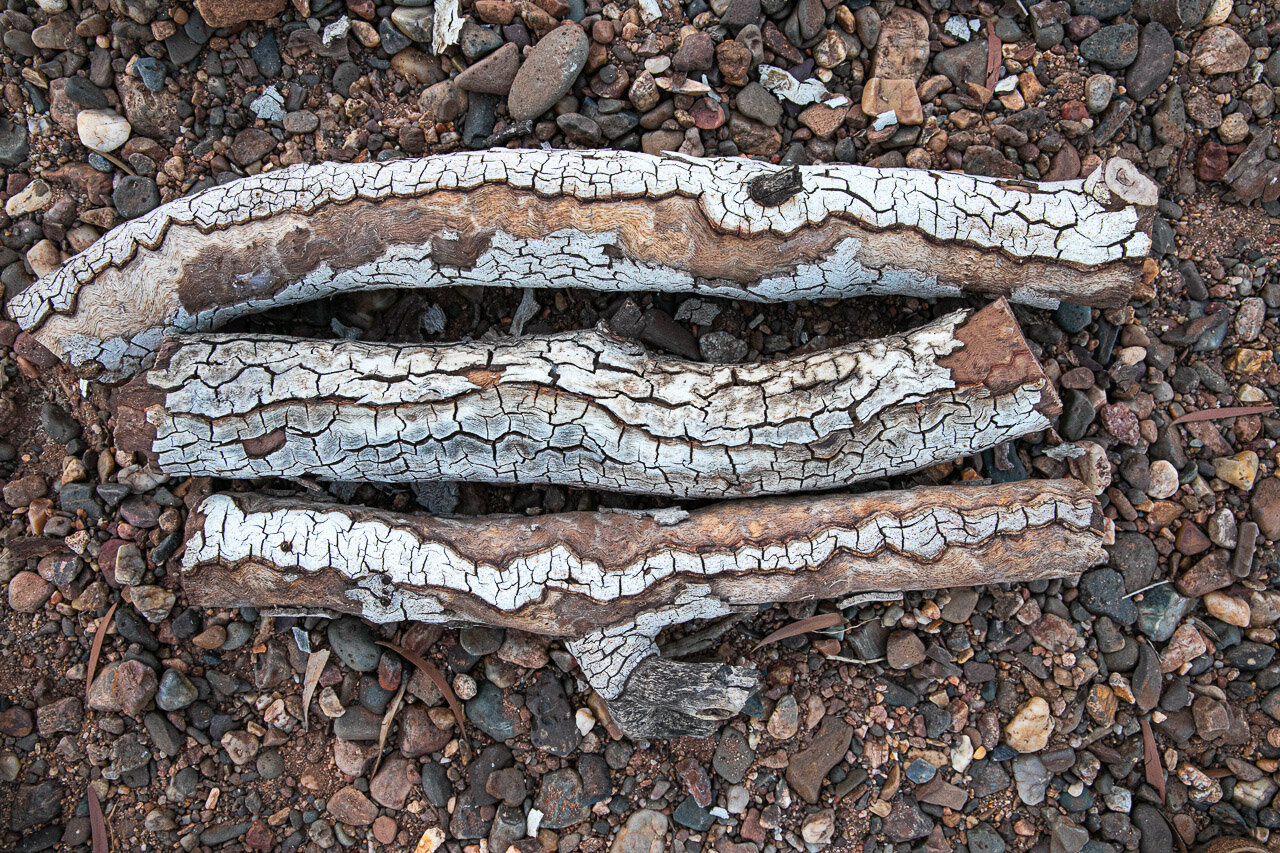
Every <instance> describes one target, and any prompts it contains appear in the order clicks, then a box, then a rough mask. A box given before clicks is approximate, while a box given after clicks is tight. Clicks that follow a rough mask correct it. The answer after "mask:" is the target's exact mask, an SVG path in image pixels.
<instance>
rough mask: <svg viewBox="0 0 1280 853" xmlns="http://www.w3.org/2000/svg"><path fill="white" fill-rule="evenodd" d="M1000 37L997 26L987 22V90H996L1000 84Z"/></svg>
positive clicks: (1001, 58) (1001, 57)
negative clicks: (997, 84)
mask: <svg viewBox="0 0 1280 853" xmlns="http://www.w3.org/2000/svg"><path fill="white" fill-rule="evenodd" d="M1001 50H1002V48H1001V46H1000V37H999V36H997V35H996V25H995V24H993V23H991V21H987V88H988V89H992V90H994V89H995V88H996V83H998V82H1000V64H1001V62H1002V60H1003V56H1002V54H1001Z"/></svg>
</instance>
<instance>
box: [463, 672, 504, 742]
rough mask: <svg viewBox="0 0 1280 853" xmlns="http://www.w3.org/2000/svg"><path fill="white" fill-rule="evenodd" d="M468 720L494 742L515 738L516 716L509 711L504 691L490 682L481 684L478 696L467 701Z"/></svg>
mask: <svg viewBox="0 0 1280 853" xmlns="http://www.w3.org/2000/svg"><path fill="white" fill-rule="evenodd" d="M467 719H468V720H470V721H471V722H473V723H475V724H476V728H478V729H480V731H482V732H484V733H485V734H487V735H488V736H489V737H491V738H493V739H494V740H498V741H503V742H506V741H509V740H511V738H513V737H515V734H516V718H515V715H514V714H512V713H511V711H509V710H508V709H507V704H506V702H505V701H503V696H502V691H501V690H499V689H498V688H497V687H496V686H495V685H494V684H493V683H492V682H490V681H484V682H481V683H480V689H479V690H478V691H477V692H476V695H475V696H474V697H473V698H471V699H468V700H467Z"/></svg>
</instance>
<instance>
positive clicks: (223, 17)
mask: <svg viewBox="0 0 1280 853" xmlns="http://www.w3.org/2000/svg"><path fill="white" fill-rule="evenodd" d="M287 3H288V0H196V9H197V10H198V11H199V12H200V17H201V18H204V22H205V23H206V24H208V25H209V26H210V27H212V28H214V29H221V28H222V27H234V26H235V25H236V24H239V23H243V22H245V21H268V20H270V19H272V18H274V17H275V16H276V15H279V14H280V13H281V12H283V11H284V7H285V6H286V5H287Z"/></svg>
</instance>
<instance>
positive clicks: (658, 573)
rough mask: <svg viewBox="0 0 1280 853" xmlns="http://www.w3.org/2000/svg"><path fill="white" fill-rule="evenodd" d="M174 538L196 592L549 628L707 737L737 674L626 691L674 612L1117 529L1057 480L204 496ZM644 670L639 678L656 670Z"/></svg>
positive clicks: (894, 582) (1074, 547) (996, 571)
mask: <svg viewBox="0 0 1280 853" xmlns="http://www.w3.org/2000/svg"><path fill="white" fill-rule="evenodd" d="M187 532H188V538H187V543H186V550H185V553H184V556H183V562H182V579H183V584H184V586H185V588H186V591H187V595H188V597H189V599H190V601H191V603H192V604H194V605H197V606H205V607H236V606H243V605H252V606H255V607H264V608H266V607H274V606H286V607H290V608H294V609H297V608H319V609H324V610H328V611H334V612H342V613H354V614H357V615H359V616H362V617H364V618H366V619H369V620H370V621H374V622H389V621H400V620H418V621H425V622H435V623H444V624H482V625H492V626H497V627H504V628H516V629H519V630H523V631H530V632H534V633H540V634H547V635H552V636H556V637H563V638H565V639H566V640H568V647H569V649H570V651H572V652H573V653H574V655H575V656H576V657H577V659H578V661H579V664H580V665H581V666H582V669H583V672H584V674H585V675H586V676H587V678H588V680H590V682H591V684H592V685H593V687H595V689H596V690H597V691H598V692H600V693H601V695H602V696H604V698H606V699H616V700H619V701H620V703H621V704H622V705H628V704H630V705H631V706H634V705H635V703H636V702H640V701H642V699H641V698H637V697H647V698H643V702H647V703H648V704H647V705H645V706H644V708H643V709H642V710H644V713H632V712H623V714H622V718H623V719H621V720H620V725H623V727H624V730H626V729H627V728H628V726H629V727H630V732H629V733H631V734H632V735H633V736H641V735H640V734H637V733H638V732H645V731H647V732H649V733H650V734H649V735H648V736H657V735H655V734H653V731H654V730H653V729H649V728H646V726H648V725H649V724H648V723H645V722H644V721H645V720H646V719H649V720H653V721H660V722H661V725H662V726H665V727H666V729H667V730H669V731H681V732H686V733H688V732H696V731H703V730H708V729H707V727H708V726H710V725H712V722H711V721H712V720H718V719H722V718H723V716H724V715H725V714H727V713H730V712H733V713H736V711H737V710H740V709H741V707H742V705H741V703H742V702H745V701H747V699H748V697H749V696H750V693H751V689H750V687H751V686H752V685H753V684H754V682H753V680H752V679H753V677H754V676H753V675H751V674H750V672H749V670H747V669H745V668H742V667H731V666H727V665H724V664H689V665H687V666H684V667H679V668H667V669H666V672H667V673H668V675H650V676H646V677H644V678H642V679H640V680H639V681H637V682H636V686H635V687H634V689H632V688H630V687H629V679H630V678H631V676H632V674H633V672H634V671H636V670H637V668H638V667H639V666H640V664H641V663H643V662H644V661H646V660H648V659H650V658H654V657H655V656H656V655H657V647H656V645H655V643H654V637H656V636H657V634H658V633H659V632H660V631H661V630H662V629H663V628H665V627H667V626H669V625H674V624H679V623H682V622H686V621H689V620H690V619H699V618H712V617H716V616H722V615H725V614H728V613H733V612H739V611H749V610H754V609H755V608H756V607H758V606H759V605H761V604H773V603H777V602H785V601H799V600H811V599H826V598H838V597H842V596H845V595H849V594H852V593H856V592H863V591H868V590H888V589H892V590H911V589H936V588H941V587H949V586H972V585H977V584H991V583H1004V582H1029V581H1033V580H1041V579H1047V578H1055V577H1068V576H1072V575H1075V574H1078V573H1079V572H1081V571H1083V570H1084V569H1086V568H1089V567H1091V566H1094V565H1097V564H1098V563H1100V562H1102V561H1104V560H1105V559H1106V552H1105V551H1104V549H1103V545H1104V544H1105V543H1107V542H1108V541H1110V539H1111V538H1112V532H1111V527H1110V524H1109V522H1108V521H1107V520H1106V518H1105V517H1104V516H1103V515H1102V512H1101V509H1100V506H1099V504H1098V503H1097V501H1096V500H1095V498H1094V497H1093V495H1092V494H1090V493H1089V492H1088V491H1087V490H1086V489H1085V488H1084V486H1082V485H1081V484H1080V483H1078V482H1075V481H1070V480H1053V481H1034V482H1023V483H1010V484H1003V485H997V486H969V487H966V486H952V487H932V488H920V489H913V490H905V491H897V492H875V493H869V494H863V495H843V494H839V495H824V496H819V497H802V498H772V499H759V500H747V501H731V502H726V503H722V504H717V505H713V506H711V507H708V508H704V509H698V510H694V511H692V512H686V511H684V510H679V509H670V510H659V511H653V512H600V513H564V514H559V515H548V516H539V517H533V518H530V517H525V516H480V517H475V518H434V517H428V516H409V515H402V514H396V513H391V512H386V511H381V510H374V509H367V508H361V507H352V506H336V505H331V504H320V503H313V502H307V501H301V500H295V499H280V498H270V497H265V496H262V495H257V494H215V495H212V496H210V497H209V498H207V499H206V500H205V501H204V502H203V503H202V504H201V505H200V507H199V508H198V509H197V511H195V512H193V513H192V514H191V515H190V517H189V520H188V527H187ZM664 666H665V665H664ZM655 667H657V665H656V664H655V663H654V662H652V661H651V662H650V663H649V664H646V669H645V670H643V671H644V672H648V673H653V672H654V671H658V672H660V673H661V672H662V671H663V669H664V667H657V669H656V670H655V669H654V668H655ZM664 678H665V681H663V679H664ZM655 679H658V681H655ZM672 679H675V680H672ZM681 679H683V681H681ZM659 682H661V683H662V684H665V688H663V689H659V687H658V686H655V685H657V684H659ZM682 684H683V685H684V687H691V686H696V687H697V690H699V691H702V692H701V694H700V695H703V696H704V697H705V698H706V700H707V704H706V705H705V706H704V707H703V708H702V709H701V710H700V709H698V708H690V707H686V706H685V705H682V704H681V703H680V702H677V701H676V700H675V699H674V698H672V699H671V700H670V703H671V704H666V705H662V704H661V702H662V700H661V699H660V698H659V697H661V696H663V695H667V696H670V697H676V696H684V697H685V698H686V699H687V698H688V697H689V696H692V695H695V694H694V693H689V692H688V691H684V690H683V688H682V687H681V685H682ZM691 689H692V687H691ZM695 693H696V691H695ZM633 694H634V695H633ZM624 695H625V696H627V697H628V698H620V697H624ZM681 701H684V700H681ZM659 705H661V708H660V709H659V707H658V706H659ZM735 705H736V707H735ZM659 711H660V712H659ZM704 712H707V713H710V714H711V717H706V716H704ZM624 721H625V722H624ZM656 724H657V723H655V725H656Z"/></svg>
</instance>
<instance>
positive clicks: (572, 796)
mask: <svg viewBox="0 0 1280 853" xmlns="http://www.w3.org/2000/svg"><path fill="white" fill-rule="evenodd" d="M534 808H536V809H538V811H540V812H542V814H543V818H542V826H544V827H546V828H547V829H564V828H565V827H569V826H573V825H574V824H576V823H581V822H582V821H584V820H586V819H587V817H588V815H590V809H589V808H588V807H587V804H586V803H585V802H583V791H582V778H581V777H580V776H579V775H578V773H577V771H575V770H571V769H569V768H563V769H561V770H553V771H551V772H550V773H548V774H546V775H545V776H543V777H542V784H541V786H540V787H539V789H538V798H537V800H536V801H535V802H534Z"/></svg>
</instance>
